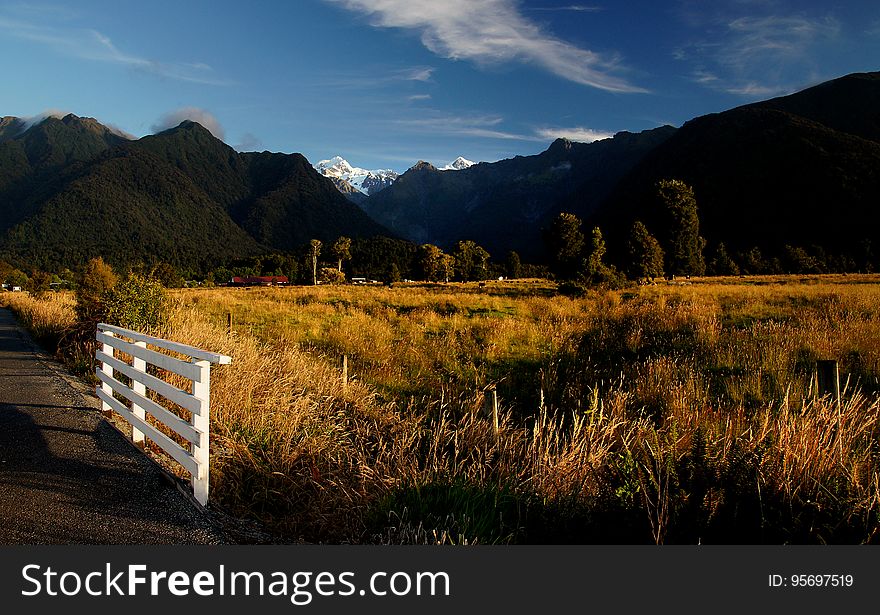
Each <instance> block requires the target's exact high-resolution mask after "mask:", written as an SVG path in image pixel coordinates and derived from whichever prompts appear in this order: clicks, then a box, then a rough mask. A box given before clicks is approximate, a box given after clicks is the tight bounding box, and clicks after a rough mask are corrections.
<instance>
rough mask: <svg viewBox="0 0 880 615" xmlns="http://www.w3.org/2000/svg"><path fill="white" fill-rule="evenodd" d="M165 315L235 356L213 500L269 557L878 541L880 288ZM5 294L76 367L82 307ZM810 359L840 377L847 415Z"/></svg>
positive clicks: (189, 302)
mask: <svg viewBox="0 0 880 615" xmlns="http://www.w3.org/2000/svg"><path fill="white" fill-rule="evenodd" d="M170 298H171V305H172V307H171V311H170V315H169V319H168V325H167V327H166V328H165V329H164V330H162V331H157V332H156V333H159V334H161V335H163V336H166V337H170V338H171V339H174V340H176V341H180V342H183V343H187V344H192V345H195V346H199V347H203V348H208V349H211V350H215V351H219V352H223V353H225V354H228V355H230V356H232V357H233V362H232V364H231V365H229V366H224V367H222V368H218V369H217V370H216V371H215V372H214V373H213V374H212V498H213V502H214V504H215V505H216V506H218V507H220V508H222V509H224V510H226V511H229V512H230V513H232V514H234V515H236V516H239V517H243V518H250V519H255V520H258V521H259V522H260V523H261V524H263V525H264V526H265V527H266V528H267V529H268V531H270V532H271V533H272V534H273V535H274V536H275V539H276V540H279V541H291V542H293V541H307V542H334V543H339V542H343V543H364V542H366V543H377V542H378V543H392V544H395V543H429V544H430V543H454V544H470V543H539V544H547V543H613V544H622V543H655V542H656V543H668V544H672V543H685V544H696V543H704V544H708V543H724V544H758V543H773V544H780V543H795V544H814V543H876V542H878V541H880V519H878V511H880V464H878V455H880V449H878V434H880V425H878V410H880V397H878V394H880V277H878V276H852V275H850V276H821V277H765V278H762V277H755V278H742V279H741V278H729V279H725V278H704V279H698V280H691V281H687V282H678V283H674V282H672V283H662V284H658V285H653V286H637V287H631V288H626V289H623V290H620V291H610V292H598V291H597V292H594V293H588V294H587V295H586V296H583V297H566V296H560V295H558V294H557V293H556V292H555V285H554V284H552V283H549V282H546V281H541V280H522V281H520V280H515V281H510V282H492V281H490V282H486V283H485V284H483V285H478V284H449V285H444V284H439V285H398V286H396V287H394V288H387V287H378V286H327V287H324V286H319V287H291V288H254V289H231V288H216V289H183V290H177V291H172V292H171V293H170ZM2 299H3V301H5V302H6V304H7V305H9V306H11V307H12V308H13V309H14V310H16V312H17V314H18V315H19V318H20V319H21V320H22V321H23V322H24V323H25V324H26V325H28V326H29V327H30V328H31V330H33V331H34V332H35V334H36V335H37V337H38V338H39V339H42V340H44V341H46V343H47V344H49V345H53V344H57V343H58V340H59V339H61V340H62V342H61V348H60V350H59V352H60V353H61V354H62V355H65V356H67V357H68V358H70V357H73V356H74V355H72V354H71V353H70V352H69V351H65V348H64V342H63V331H64V330H65V329H67V328H69V327H71V326H72V325H73V320H74V316H73V311H72V304H71V298H70V297H69V296H64V295H50V296H49V297H48V298H44V299H34V298H30V297H26V296H24V295H19V294H17V293H16V294H12V293H6V294H4V295H3V296H2ZM230 315H231V320H232V326H231V328H230V326H229V320H230ZM343 357H345V360H346V363H347V369H348V378H347V379H344V378H343V373H342V361H343ZM817 359H836V360H838V361H839V363H840V370H841V376H842V388H843V394H842V399H841V403H840V404H837V403H835V402H834V401H833V400H832V399H830V398H828V397H819V396H817V395H816V393H815V382H814V367H815V362H816V360H817ZM80 363H82V359H81V358H80ZM81 367H82V365H81ZM493 397H495V399H497V413H496V414H493V410H492V408H491V404H490V403H488V402H489V401H490V400H491V399H492V398H493Z"/></svg>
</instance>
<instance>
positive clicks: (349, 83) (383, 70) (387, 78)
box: [316, 66, 436, 90]
mask: <svg viewBox="0 0 880 615" xmlns="http://www.w3.org/2000/svg"><path fill="white" fill-rule="evenodd" d="M435 70H436V69H435V68H434V67H433V66H409V67H405V68H391V69H389V68H387V67H380V66H374V67H361V68H359V69H358V70H357V71H339V72H334V73H332V74H327V73H324V74H322V75H321V78H320V79H318V80H317V81H316V85H318V86H320V87H321V88H337V89H358V90H362V89H375V88H382V87H387V86H393V85H401V84H406V83H430V82H431V81H432V80H433V75H434V71H435Z"/></svg>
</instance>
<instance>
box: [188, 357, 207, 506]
mask: <svg viewBox="0 0 880 615" xmlns="http://www.w3.org/2000/svg"><path fill="white" fill-rule="evenodd" d="M192 363H193V364H194V365H197V366H198V367H199V372H200V373H199V380H198V381H195V380H194V381H193V390H192V394H193V397H195V398H196V399H198V400H199V412H198V413H193V416H192V425H193V428H195V430H196V431H197V432H199V442H198V444H193V446H192V454H193V457H194V458H195V461H196V463H197V464H198V468H199V474H198V476H193V477H192V483H193V495H195V498H196V500H197V501H198V502H199V504H201V505H202V506H207V504H208V481H209V476H210V472H209V467H208V463H209V459H210V442H209V435H208V433H209V432H208V429H209V425H210V414H209V412H210V407H211V394H210V391H211V363H210V362H208V361H196V360H193V361H192Z"/></svg>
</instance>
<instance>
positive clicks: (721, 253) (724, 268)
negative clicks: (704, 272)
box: [709, 241, 739, 275]
mask: <svg viewBox="0 0 880 615" xmlns="http://www.w3.org/2000/svg"><path fill="white" fill-rule="evenodd" d="M709 273H711V274H712V275H739V266H738V265H737V264H736V262H735V261H734V260H733V258H731V256H730V254H728V253H727V247H726V246H725V245H724V242H723V241H722V242H721V243H719V244H718V246H717V247H716V248H715V254H713V255H712V259H711V260H710V261H709Z"/></svg>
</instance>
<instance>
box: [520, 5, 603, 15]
mask: <svg viewBox="0 0 880 615" xmlns="http://www.w3.org/2000/svg"><path fill="white" fill-rule="evenodd" d="M526 10H528V11H572V12H575V13H598V12H599V11H604V10H605V8H604V7H601V6H586V5H583V4H569V5H568V6H533V7H529V8H527V9H526Z"/></svg>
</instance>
